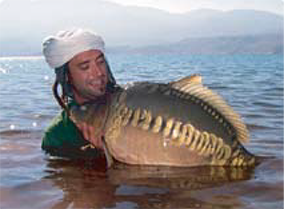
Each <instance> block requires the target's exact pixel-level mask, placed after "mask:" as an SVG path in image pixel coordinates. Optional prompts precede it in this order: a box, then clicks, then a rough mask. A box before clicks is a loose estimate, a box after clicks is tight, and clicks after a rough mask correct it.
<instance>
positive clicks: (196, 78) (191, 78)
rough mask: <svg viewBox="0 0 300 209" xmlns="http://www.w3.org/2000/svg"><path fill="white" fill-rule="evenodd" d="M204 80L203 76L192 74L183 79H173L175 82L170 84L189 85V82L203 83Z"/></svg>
mask: <svg viewBox="0 0 300 209" xmlns="http://www.w3.org/2000/svg"><path fill="white" fill-rule="evenodd" d="M201 82H202V77H201V76H200V75H196V74H194V75H190V76H186V77H183V78H181V79H179V80H178V81H173V82H170V83H169V85H171V86H173V85H174V86H177V87H179V86H184V85H187V84H191V83H195V84H201Z"/></svg>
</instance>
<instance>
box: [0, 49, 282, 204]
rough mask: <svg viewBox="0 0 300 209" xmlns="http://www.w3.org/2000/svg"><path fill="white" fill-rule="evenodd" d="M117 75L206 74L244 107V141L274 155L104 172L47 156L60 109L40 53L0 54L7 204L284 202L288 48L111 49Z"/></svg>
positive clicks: (96, 164)
mask: <svg viewBox="0 0 300 209" xmlns="http://www.w3.org/2000/svg"><path fill="white" fill-rule="evenodd" d="M109 61H110V63H111V68H112V69H113V73H114V75H115V77H116V79H117V82H119V83H127V82H133V81H154V82H168V81H171V80H174V79H178V78H180V77H182V76H186V75H190V74H195V73H197V74H201V75H202V76H203V82H204V84H205V85H207V86H209V87H210V88H211V89H214V90H215V91H217V92H218V93H219V94H221V95H222V96H223V97H224V98H225V99H226V100H227V101H228V102H229V104H230V105H231V106H232V107H233V108H234V109H235V110H236V111H237V112H239V113H240V114H241V116H242V118H243V119H244V121H245V123H246V124H247V126H248V128H249V130H250V134H251V140H250V143H249V144H247V145H246V147H247V149H248V150H250V151H251V152H252V153H254V154H256V155H267V156H272V157H273V158H271V159H268V160H265V161H264V162H263V163H262V164H261V165H259V166H258V167H256V168H255V169H250V170H249V169H237V168H210V167H202V168H191V169H172V168H151V167H145V168H139V167H127V166H122V165H119V166H117V167H115V168H113V169H111V170H109V171H106V170H105V161H104V159H101V158H100V159H96V160H94V161H91V162H84V161H68V160H65V159H58V158H53V157H49V156H47V155H45V154H44V153H43V152H42V151H41V149H40V144H41V138H42V136H43V131H44V129H45V128H46V127H47V125H49V123H50V121H51V119H52V118H53V117H54V116H55V115H56V114H58V112H59V111H60V110H59V107H58V105H57V104H56V102H55V100H54V98H53V96H52V92H51V85H52V83H53V80H54V75H53V70H51V69H50V68H49V67H48V66H47V65H46V64H45V62H44V61H43V59H41V58H40V57H27V58H0V153H1V154H0V166H1V172H0V180H1V181H0V198H1V208H270V209H275V208H283V144H284V142H283V56H282V55H159V56H158V55H156V56H145V55H130V56H129V55H113V54H110V55H109Z"/></svg>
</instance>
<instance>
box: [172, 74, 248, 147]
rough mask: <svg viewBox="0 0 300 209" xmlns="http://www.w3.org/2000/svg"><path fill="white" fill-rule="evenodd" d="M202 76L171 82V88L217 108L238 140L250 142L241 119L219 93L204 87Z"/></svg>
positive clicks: (192, 76)
mask: <svg viewBox="0 0 300 209" xmlns="http://www.w3.org/2000/svg"><path fill="white" fill-rule="evenodd" d="M201 81H202V78H201V76H200V75H191V76H187V77H184V78H182V79H180V80H178V81H175V82H170V83H169V86H170V87H171V88H172V89H176V90H178V91H181V92H183V93H186V94H189V95H192V96H194V97H196V98H199V99H201V100H203V101H204V102H206V103H207V104H209V105H211V106H212V107H213V108H215V109H216V110H217V111H218V112H219V113H220V114H221V115H222V116H223V117H224V119H226V120H227V121H228V122H229V123H230V124H231V125H232V126H233V128H234V129H235V131H236V133H237V140H238V141H240V142H244V143H245V142H248V141H249V132H248V129H247V127H246V125H245V124H244V123H243V121H242V119H241V117H240V116H239V115H238V114H237V113H236V112H235V111H234V110H233V109H232V108H231V107H230V106H229V105H228V104H227V103H226V101H225V100H224V99H223V98H222V97H221V96H219V95H218V94H217V93H215V92H213V91H212V90H210V89H208V88H207V87H205V86H203V85H202V82H201Z"/></svg>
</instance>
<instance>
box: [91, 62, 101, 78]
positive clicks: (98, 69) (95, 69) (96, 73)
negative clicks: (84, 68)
mask: <svg viewBox="0 0 300 209" xmlns="http://www.w3.org/2000/svg"><path fill="white" fill-rule="evenodd" d="M92 72H93V75H94V76H103V75H104V71H103V68H102V67H99V66H98V65H97V64H96V63H94V64H93V66H92Z"/></svg>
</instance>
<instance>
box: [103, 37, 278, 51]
mask: <svg viewBox="0 0 300 209" xmlns="http://www.w3.org/2000/svg"><path fill="white" fill-rule="evenodd" d="M108 51H109V52H111V53H127V54H129V53H130V54H136V53H138V54H160V53H162V54H165V53H173V54H174V53H175V54H283V51H284V44H283V35H280V34H277V35H274V34H269V35H248V36H228V37H226V36H222V37H210V38H189V39H184V40H182V41H179V42H175V43H172V44H164V45H152V46H145V47H113V48H109V50H108Z"/></svg>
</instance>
